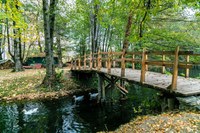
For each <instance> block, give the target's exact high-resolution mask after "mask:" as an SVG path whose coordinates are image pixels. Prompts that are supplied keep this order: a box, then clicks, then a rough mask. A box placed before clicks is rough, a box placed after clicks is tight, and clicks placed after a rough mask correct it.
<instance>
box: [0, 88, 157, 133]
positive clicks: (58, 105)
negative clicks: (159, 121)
mask: <svg viewBox="0 0 200 133" xmlns="http://www.w3.org/2000/svg"><path fill="white" fill-rule="evenodd" d="M115 91H116V92H115ZM115 91H112V96H113V98H115V100H114V103H113V104H107V105H104V106H99V105H97V104H95V103H91V102H89V103H88V102H87V103H82V104H80V105H74V104H73V103H72V100H71V97H68V98H65V99H58V100H47V101H35V102H31V101H27V102H20V103H9V104H1V105H0V132H1V133H90V132H97V131H108V130H109V131H111V130H115V129H116V128H118V127H119V126H120V125H121V124H123V123H127V122H128V121H130V119H131V118H133V117H135V116H137V115H141V114H145V113H149V112H148V111H151V110H154V111H155V110H157V109H156V108H155V107H156V106H155V105H157V102H158V101H157V100H156V99H157V97H156V93H155V91H152V90H149V89H145V88H143V89H142V88H140V87H134V86H130V87H129V94H128V97H129V98H128V100H127V101H121V102H119V101H118V100H117V98H119V95H120V93H118V92H117V90H115ZM108 94H109V92H108ZM110 94H111V93H110ZM108 98H109V96H108ZM155 101H157V102H155ZM158 110H159V109H158Z"/></svg>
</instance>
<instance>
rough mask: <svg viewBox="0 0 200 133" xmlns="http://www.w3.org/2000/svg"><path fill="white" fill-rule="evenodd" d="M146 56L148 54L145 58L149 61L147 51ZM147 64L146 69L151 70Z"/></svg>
mask: <svg viewBox="0 0 200 133" xmlns="http://www.w3.org/2000/svg"><path fill="white" fill-rule="evenodd" d="M145 56H146V57H145V59H146V61H147V60H148V54H147V53H146V54H145ZM145 66H146V71H148V70H149V66H148V65H147V64H146V65H145Z"/></svg>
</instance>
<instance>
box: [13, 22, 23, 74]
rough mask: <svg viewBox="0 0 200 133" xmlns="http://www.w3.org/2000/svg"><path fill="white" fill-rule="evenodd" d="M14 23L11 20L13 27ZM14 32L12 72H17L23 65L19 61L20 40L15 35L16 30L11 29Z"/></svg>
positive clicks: (21, 69)
mask: <svg viewBox="0 0 200 133" xmlns="http://www.w3.org/2000/svg"><path fill="white" fill-rule="evenodd" d="M15 25H16V23H15V22H13V27H15ZM13 33H14V36H15V37H14V63H15V67H14V70H13V71H14V72H19V71H23V66H22V63H21V57H20V40H19V38H18V37H17V35H18V30H17V29H14V30H13Z"/></svg>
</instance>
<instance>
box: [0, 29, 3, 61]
mask: <svg viewBox="0 0 200 133" xmlns="http://www.w3.org/2000/svg"><path fill="white" fill-rule="evenodd" d="M2 34H3V26H2V25H0V35H2ZM2 43H3V38H0V60H2V59H3V57H2V54H3V50H2V46H3V44H2Z"/></svg>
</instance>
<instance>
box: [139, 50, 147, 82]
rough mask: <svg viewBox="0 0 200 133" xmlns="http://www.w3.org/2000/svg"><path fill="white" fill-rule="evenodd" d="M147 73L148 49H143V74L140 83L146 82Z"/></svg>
mask: <svg viewBox="0 0 200 133" xmlns="http://www.w3.org/2000/svg"><path fill="white" fill-rule="evenodd" d="M145 73H146V49H143V53H142V68H141V76H140V83H142V84H143V83H144V82H145Z"/></svg>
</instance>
